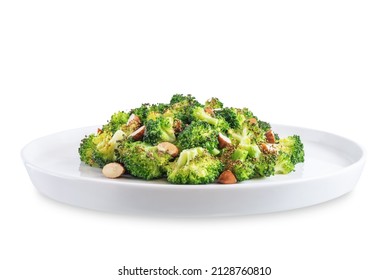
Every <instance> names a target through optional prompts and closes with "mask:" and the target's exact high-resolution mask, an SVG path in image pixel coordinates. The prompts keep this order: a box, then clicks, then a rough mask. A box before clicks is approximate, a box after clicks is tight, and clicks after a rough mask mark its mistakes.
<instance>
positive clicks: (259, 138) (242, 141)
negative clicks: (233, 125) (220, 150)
mask: <svg viewBox="0 0 389 280" xmlns="http://www.w3.org/2000/svg"><path fill="white" fill-rule="evenodd" d="M265 133H266V131H264V130H262V129H261V128H260V127H259V126H258V124H257V123H256V122H251V121H250V119H247V120H245V121H244V122H243V123H242V124H241V125H240V128H237V129H230V130H229V131H228V136H229V138H230V139H231V140H232V143H233V145H235V146H238V145H260V144H261V143H263V142H266V135H265Z"/></svg>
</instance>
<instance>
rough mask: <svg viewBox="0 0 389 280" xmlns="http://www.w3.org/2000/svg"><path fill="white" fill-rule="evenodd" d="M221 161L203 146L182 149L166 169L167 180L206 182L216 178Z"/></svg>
mask: <svg viewBox="0 0 389 280" xmlns="http://www.w3.org/2000/svg"><path fill="white" fill-rule="evenodd" d="M222 169H223V165H222V163H221V162H220V161H219V159H217V158H216V157H213V156H212V155H211V154H209V153H208V152H207V151H206V150H205V149H203V148H193V149H188V150H183V151H182V152H181V154H180V156H179V158H178V159H176V160H175V161H174V162H173V163H172V164H171V165H169V167H168V170H167V174H168V176H167V180H168V181H169V182H170V183H174V184H208V183H212V182H214V181H215V180H216V178H218V176H219V174H220V172H221V171H222Z"/></svg>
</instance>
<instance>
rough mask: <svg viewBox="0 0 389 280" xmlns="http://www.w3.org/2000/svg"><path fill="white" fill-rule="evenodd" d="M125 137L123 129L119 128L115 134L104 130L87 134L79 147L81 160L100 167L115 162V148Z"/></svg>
mask: <svg viewBox="0 0 389 280" xmlns="http://www.w3.org/2000/svg"><path fill="white" fill-rule="evenodd" d="M124 138H125V134H124V132H123V131H121V130H117V131H116V132H115V134H114V135H112V133H111V132H105V131H102V132H100V133H98V134H91V135H89V136H86V137H85V138H84V139H83V140H82V141H81V144H80V147H79V149H78V152H79V154H80V159H81V161H83V162H84V163H86V164H88V165H91V166H98V167H103V166H104V165H106V164H107V163H110V162H114V161H115V160H116V153H115V149H116V148H117V147H118V145H119V143H120V142H121V141H122V140H123V139H124Z"/></svg>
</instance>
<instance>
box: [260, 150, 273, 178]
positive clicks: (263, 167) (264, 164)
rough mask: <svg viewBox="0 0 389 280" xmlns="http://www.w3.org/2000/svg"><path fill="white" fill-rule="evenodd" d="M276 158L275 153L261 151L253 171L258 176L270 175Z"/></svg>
mask: <svg viewBox="0 0 389 280" xmlns="http://www.w3.org/2000/svg"><path fill="white" fill-rule="evenodd" d="M277 158H278V157H277V155H276V154H266V153H261V154H260V156H259V157H258V159H257V160H256V162H255V172H256V173H257V174H258V176H260V177H270V176H272V175H274V173H275V165H276V162H277Z"/></svg>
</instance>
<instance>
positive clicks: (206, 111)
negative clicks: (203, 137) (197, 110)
mask: <svg viewBox="0 0 389 280" xmlns="http://www.w3.org/2000/svg"><path fill="white" fill-rule="evenodd" d="M204 111H205V113H207V114H208V115H210V116H214V115H215V114H214V112H213V109H212V108H210V107H206V108H205V109H204Z"/></svg>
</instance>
